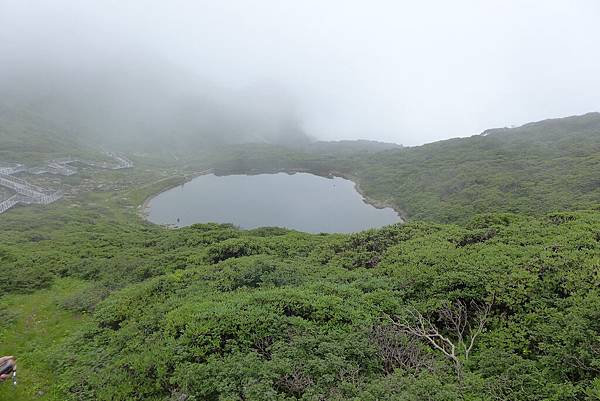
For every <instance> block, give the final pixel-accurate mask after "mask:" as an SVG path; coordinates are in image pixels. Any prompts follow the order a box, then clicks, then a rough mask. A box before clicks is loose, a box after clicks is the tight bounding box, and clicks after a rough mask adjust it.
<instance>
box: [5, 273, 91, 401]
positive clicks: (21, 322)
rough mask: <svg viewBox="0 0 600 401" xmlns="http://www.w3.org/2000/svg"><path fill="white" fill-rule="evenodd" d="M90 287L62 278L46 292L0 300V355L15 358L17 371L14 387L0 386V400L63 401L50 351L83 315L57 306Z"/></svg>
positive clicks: (7, 383) (88, 284)
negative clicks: (0, 319) (16, 381)
mask: <svg viewBox="0 0 600 401" xmlns="http://www.w3.org/2000/svg"><path fill="white" fill-rule="evenodd" d="M90 285H92V284H91V283H89V282H84V281H80V280H76V279H71V278H62V279H57V280H56V281H55V282H54V284H53V286H52V287H51V288H49V289H47V290H40V291H37V292H34V293H32V294H27V295H25V294H10V295H5V296H4V297H2V299H0V311H2V313H1V315H0V316H1V317H2V321H0V336H1V337H2V341H1V342H0V354H2V355H14V356H16V357H17V367H18V369H17V380H18V383H17V386H16V387H14V386H13V385H12V383H11V382H10V380H7V381H6V382H4V383H2V384H0V400H2V401H4V400H6V401H9V400H10V401H16V400H19V401H29V400H36V401H40V400H47V401H62V400H64V399H65V397H64V396H63V395H62V394H61V391H60V387H59V385H58V383H57V380H55V374H54V371H53V370H54V368H55V366H54V362H53V361H52V359H51V356H52V355H55V353H54V352H52V350H54V349H56V347H57V346H59V345H60V344H61V343H62V342H63V341H64V340H65V339H66V338H67V337H68V336H69V334H70V333H71V332H72V331H74V330H75V329H76V328H77V327H78V326H79V325H80V324H81V323H82V321H84V320H86V319H87V315H86V314H80V313H73V312H70V311H67V310H65V309H63V308H61V306H60V304H61V303H62V302H64V301H65V300H66V299H68V298H69V297H71V296H72V294H74V293H77V292H79V291H82V290H84V289H85V288H86V287H89V286H90Z"/></svg>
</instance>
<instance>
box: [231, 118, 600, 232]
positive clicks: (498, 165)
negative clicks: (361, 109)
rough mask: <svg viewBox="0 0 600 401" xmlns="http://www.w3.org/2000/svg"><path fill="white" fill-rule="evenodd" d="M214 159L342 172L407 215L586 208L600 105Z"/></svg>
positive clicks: (596, 187) (594, 185)
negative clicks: (393, 139) (371, 143)
mask: <svg viewBox="0 0 600 401" xmlns="http://www.w3.org/2000/svg"><path fill="white" fill-rule="evenodd" d="M221 167H222V170H223V171H224V172H226V171H228V170H229V171H231V169H234V170H237V171H240V170H253V171H273V170H275V169H279V170H285V169H288V170H311V171H313V172H317V173H320V174H327V173H329V172H334V173H337V174H340V175H345V176H348V177H351V178H353V179H354V180H355V181H356V182H357V183H358V184H359V185H360V188H361V190H362V192H363V193H365V194H366V195H367V196H369V197H370V198H372V199H375V200H377V201H378V203H384V204H388V205H391V206H394V207H395V208H397V209H398V210H401V211H403V212H404V214H405V215H406V217H408V218H410V219H426V220H433V221H438V222H459V221H465V220H466V219H468V218H469V217H471V216H472V215H474V214H477V213H481V212H495V211H502V212H525V213H529V214H538V213H542V212H547V211H553V210H564V209H581V208H593V207H596V206H597V205H598V204H600V113H589V114H586V115H583V116H576V117H567V118H561V119H552V120H545V121H540V122H536V123H531V124H526V125H524V126H522V127H518V128H501V129H491V130H487V131H485V132H483V133H482V134H481V135H475V136H472V137H469V138H457V139H450V140H445V141H439V142H435V143H431V144H427V145H423V146H417V147H409V148H391V149H383V150H382V149H377V148H373V147H361V146H355V147H353V148H349V147H348V146H338V145H336V144H335V143H329V144H327V145H325V146H314V147H312V148H304V149H300V150H298V149H296V150H295V151H294V150H290V149H289V148H287V149H286V148H270V149H261V150H260V151H259V150H257V149H256V148H254V149H252V150H248V149H244V148H238V149H236V151H234V152H232V153H231V154H230V156H229V159H227V160H225V161H223V162H222V163H221Z"/></svg>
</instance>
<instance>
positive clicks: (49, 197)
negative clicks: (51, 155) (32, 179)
mask: <svg viewBox="0 0 600 401" xmlns="http://www.w3.org/2000/svg"><path fill="white" fill-rule="evenodd" d="M106 154H107V155H108V156H110V157H112V158H113V159H114V160H115V161H116V163H108V162H95V161H91V160H83V159H77V158H72V157H67V158H62V159H55V160H51V161H50V162H48V164H47V165H46V167H41V168H40V167H38V168H33V169H29V172H30V173H32V174H43V173H52V174H60V175H65V176H69V175H73V174H75V173H76V172H77V170H76V169H75V168H73V167H71V166H69V164H70V163H75V162H78V163H83V164H87V165H88V166H92V167H97V168H102V169H107V170H119V169H125V168H131V167H133V162H132V161H131V160H129V159H128V158H127V157H125V156H123V155H121V154H118V153H113V152H106ZM25 170H27V169H26V168H25V166H23V165H20V164H19V165H16V166H12V167H0V185H1V186H4V187H7V188H10V189H12V190H13V191H15V192H16V193H17V194H16V195H13V196H11V197H10V198H8V199H6V200H4V201H1V202H0V214H2V213H4V212H6V211H7V210H8V209H10V208H11V207H13V206H15V205H16V204H18V203H24V204H40V205H47V204H49V203H52V202H55V201H57V200H59V199H60V198H62V197H63V195H64V193H63V192H62V191H56V192H52V191H51V190H48V189H45V188H42V187H38V186H37V185H33V184H30V183H28V182H27V181H25V180H22V179H20V178H17V177H15V176H14V175H13V174H16V173H18V172H21V171H25Z"/></svg>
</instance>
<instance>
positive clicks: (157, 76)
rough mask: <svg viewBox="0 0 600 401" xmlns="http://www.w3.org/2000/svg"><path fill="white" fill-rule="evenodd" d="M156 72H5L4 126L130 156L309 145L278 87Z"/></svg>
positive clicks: (1, 81)
mask: <svg viewBox="0 0 600 401" xmlns="http://www.w3.org/2000/svg"><path fill="white" fill-rule="evenodd" d="M154 67H155V68H148V67H147V66H146V67H144V68H135V65H131V66H129V67H127V68H118V69H117V68H104V69H102V68H90V67H88V68H87V69H78V70H76V71H69V69H68V68H64V67H57V68H50V69H49V70H48V71H47V73H45V74H39V73H38V72H37V71H34V70H31V71H27V70H24V71H13V72H8V73H7V72H5V73H4V74H3V76H2V77H0V91H1V92H2V94H3V99H2V101H1V102H0V118H1V119H2V126H3V127H7V126H13V127H14V126H16V125H19V124H23V123H25V124H27V125H31V126H30V127H29V130H30V131H33V132H31V134H32V135H34V136H39V135H40V134H41V133H42V132H46V133H47V134H50V131H53V133H52V134H50V136H51V137H53V138H55V137H56V136H58V137H60V136H62V135H65V136H67V137H69V138H70V140H74V141H75V142H79V143H81V144H88V145H102V146H112V147H118V148H121V149H124V150H141V149H147V150H153V149H158V148H163V147H164V146H168V147H169V148H171V150H174V151H176V150H179V149H181V150H183V149H189V146H211V145H216V144H234V143H246V142H254V143H256V142H258V143H274V144H299V143H305V142H307V141H308V137H307V135H306V134H305V133H304V131H303V128H302V126H301V124H300V118H299V116H298V115H297V112H296V110H295V108H294V104H293V100H292V99H291V96H290V95H289V94H288V93H286V92H285V91H284V90H283V89H281V88H279V87H277V86H276V85H274V84H272V83H260V84H257V85H255V86H253V87H250V88H243V89H240V90H231V89H225V88H218V87H216V86H214V85H210V84H208V83H205V82H202V81H200V80H198V79H195V78H194V77H190V76H188V75H185V74H184V73H183V72H178V71H174V70H173V69H169V70H168V71H166V70H165V69H166V68H167V67H164V69H163V68H156V66H154ZM178 74H179V75H178ZM25 121H26V122H25ZM49 127H55V128H56V129H54V130H51V129H49ZM54 131H61V133H60V134H59V133H58V132H54ZM23 140H25V141H26V140H27V135H24V136H23Z"/></svg>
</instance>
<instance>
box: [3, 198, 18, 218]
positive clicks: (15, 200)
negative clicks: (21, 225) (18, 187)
mask: <svg viewBox="0 0 600 401" xmlns="http://www.w3.org/2000/svg"><path fill="white" fill-rule="evenodd" d="M17 203H19V195H13V196H11V197H10V198H8V199H6V200H4V201H2V202H0V214H2V213H4V212H6V211H7V210H8V209H10V208H11V207H13V206H15V205H16V204H17Z"/></svg>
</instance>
